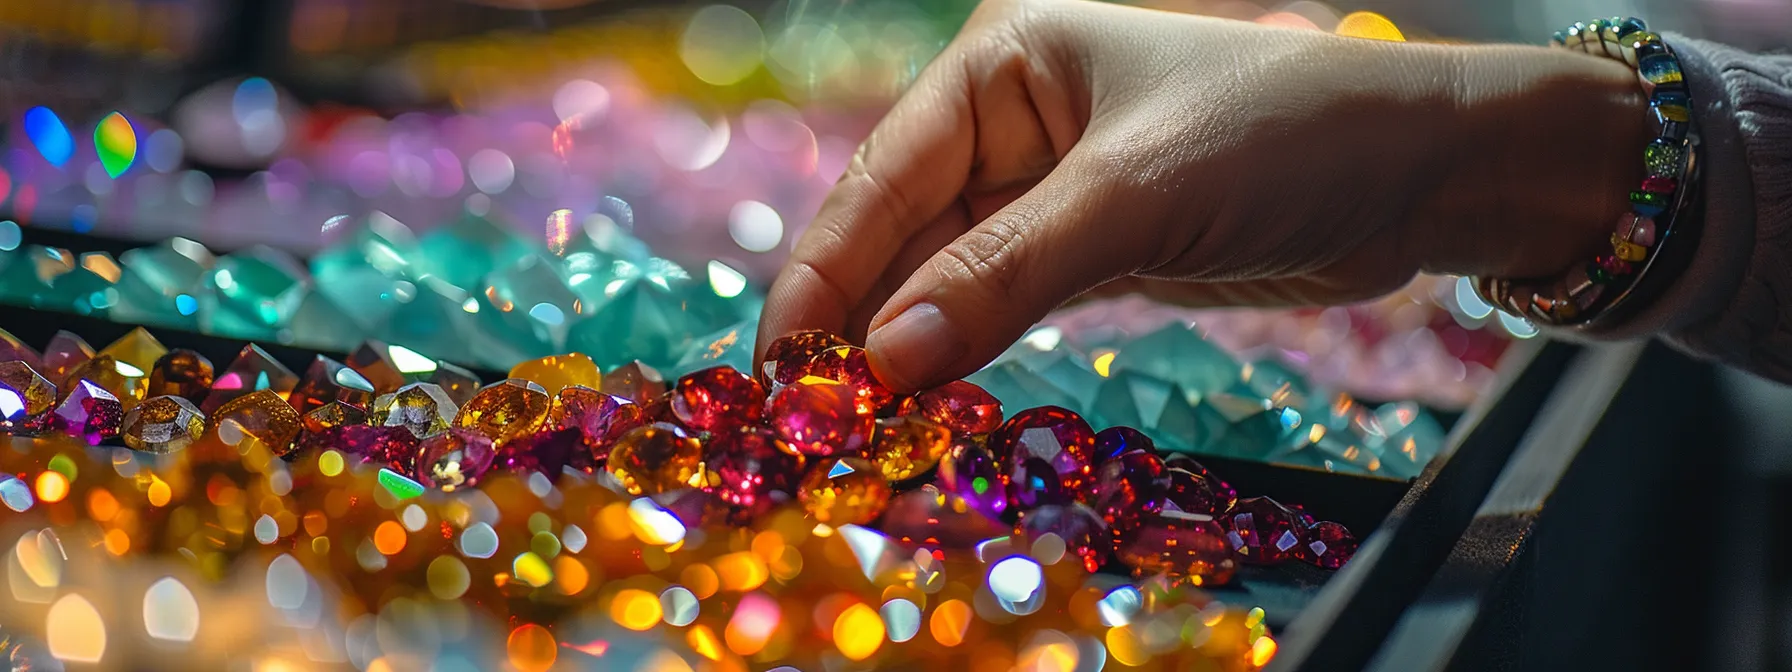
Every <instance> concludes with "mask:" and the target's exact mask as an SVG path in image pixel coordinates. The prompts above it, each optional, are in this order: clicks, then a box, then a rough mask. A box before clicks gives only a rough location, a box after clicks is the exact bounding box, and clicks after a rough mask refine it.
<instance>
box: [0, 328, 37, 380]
mask: <svg viewBox="0 0 1792 672" xmlns="http://www.w3.org/2000/svg"><path fill="white" fill-rule="evenodd" d="M0 362H24V363H25V364H26V365H27V366H30V367H31V370H32V371H42V370H43V369H44V359H43V355H40V354H37V350H36V349H35V348H32V347H31V346H29V345H26V344H25V342H24V341H21V340H19V339H18V338H17V337H14V336H13V335H12V334H10V333H7V331H6V330H5V329H0ZM45 379H46V380H47V379H48V376H46V377H45Z"/></svg>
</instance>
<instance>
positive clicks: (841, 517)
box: [796, 457, 891, 526]
mask: <svg viewBox="0 0 1792 672" xmlns="http://www.w3.org/2000/svg"><path fill="white" fill-rule="evenodd" d="M796 496H797V499H798V500H799V501H801V502H802V503H803V509H804V510H807V511H808V512H809V515H811V516H814V517H815V520H817V521H819V522H822V523H826V524H828V525H834V526H840V525H849V524H850V525H864V524H867V523H870V522H871V521H873V520H876V519H877V516H878V514H881V513H883V512H884V507H886V506H889V505H890V496H891V490H890V483H889V482H888V481H885V480H884V476H883V474H882V473H881V472H879V471H878V469H877V465H875V464H872V463H871V462H870V461H869V460H865V459H861V458H857V457H830V458H828V459H825V460H821V461H819V462H816V463H815V466H813V467H810V469H809V473H808V474H806V475H804V476H803V481H802V484H801V485H799V486H798V487H797V491H796Z"/></svg>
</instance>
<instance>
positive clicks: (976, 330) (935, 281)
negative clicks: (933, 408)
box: [865, 150, 1161, 391]
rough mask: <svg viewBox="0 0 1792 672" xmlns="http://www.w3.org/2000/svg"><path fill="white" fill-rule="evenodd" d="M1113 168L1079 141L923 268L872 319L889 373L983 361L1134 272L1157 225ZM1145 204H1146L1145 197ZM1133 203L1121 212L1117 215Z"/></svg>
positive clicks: (920, 375)
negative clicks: (1147, 225) (1074, 301)
mask: <svg viewBox="0 0 1792 672" xmlns="http://www.w3.org/2000/svg"><path fill="white" fill-rule="evenodd" d="M1114 176H1115V173H1114V172H1113V171H1112V170H1109V169H1106V168H1104V167H1101V165H1100V164H1099V163H1097V162H1094V161H1090V160H1088V159H1085V158H1082V157H1080V156H1079V154H1078V152H1076V151H1074V150H1073V151H1072V152H1071V153H1070V154H1069V155H1067V156H1066V157H1065V159H1064V161H1063V162H1062V163H1060V164H1059V165H1058V166H1057V168H1055V169H1054V170H1053V171H1052V172H1051V174H1049V175H1047V176H1046V178H1045V179H1044V180H1042V181H1041V182H1040V183H1039V184H1038V185H1037V186H1035V187H1033V188H1032V189H1031V190H1030V191H1028V192H1027V193H1026V194H1025V195H1023V196H1021V197H1020V198H1018V199H1016V200H1015V201H1013V202H1012V203H1009V204H1008V205H1007V206H1006V207H1004V208H1002V209H1001V210H999V211H997V212H996V213H995V214H993V215H990V216H989V218H988V219H986V220H984V221H983V222H981V223H979V224H978V225H976V226H975V227H974V228H972V229H971V230H970V231H969V232H967V233H965V234H964V235H962V236H959V237H958V239H957V240H954V241H952V242H951V243H950V244H948V245H946V246H945V247H944V248H942V249H941V250H940V251H939V252H938V253H936V254H934V255H933V257H931V258H930V259H928V260H927V262H926V263H924V264H922V265H921V267H920V268H918V269H916V270H915V272H914V274H913V275H911V276H910V277H909V279H908V280H907V281H906V282H905V283H904V284H903V285H902V287H901V288H900V289H898V290H897V291H896V292H895V294H893V295H891V297H890V300H889V301H888V302H886V303H885V304H884V307H883V309H882V310H881V311H880V312H879V313H878V314H877V316H876V317H874V318H872V320H871V325H870V330H869V335H868V336H867V338H866V339H865V348H866V350H867V351H868V354H869V356H870V361H871V366H872V370H873V371H874V372H875V373H876V374H877V376H878V378H879V379H881V380H882V381H883V382H884V384H886V385H888V386H890V387H891V388H892V389H895V390H898V391H913V390H918V389H922V388H924V387H927V386H931V385H936V384H939V383H943V382H946V381H948V380H953V379H956V378H959V377H962V376H964V375H966V374H969V373H972V372H974V371H976V370H977V369H978V368H979V367H981V366H983V365H984V364H987V363H988V362H989V361H990V360H992V359H994V358H995V357H996V355H999V354H1001V353H1002V351H1003V350H1004V349H1006V348H1007V347H1008V346H1009V345H1010V344H1012V343H1013V342H1014V340H1015V339H1017V338H1019V337H1020V336H1021V334H1023V333H1025V332H1026V330H1027V329H1028V328H1029V327H1031V326H1032V325H1033V324H1034V323H1036V322H1038V321H1039V319H1040V318H1042V317H1044V316H1045V314H1046V313H1048V312H1050V311H1051V310H1052V309H1053V308H1056V307H1057V306H1058V305H1060V304H1062V303H1064V302H1065V301H1068V300H1070V299H1071V298H1074V297H1075V296H1077V295H1078V294H1081V293H1083V292H1085V291H1088V290H1089V289H1091V288H1094V287H1096V286H1099V285H1101V284H1103V283H1106V282H1108V281H1110V280H1113V279H1115V278H1119V277H1122V276H1126V275H1129V274H1131V273H1134V272H1137V271H1138V270H1139V269H1140V267H1141V266H1142V265H1143V264H1144V263H1146V260H1147V259H1148V258H1149V257H1150V256H1151V255H1152V254H1153V252H1154V249H1153V248H1154V247H1155V246H1156V244H1157V243H1156V242H1155V241H1158V240H1159V239H1161V236H1155V235H1149V233H1148V231H1147V230H1146V229H1144V228H1143V227H1142V226H1141V224H1142V223H1144V222H1150V221H1155V219H1156V218H1154V217H1140V216H1138V214H1139V213H1140V212H1141V211H1149V210H1150V209H1151V208H1150V207H1148V206H1146V204H1143V203H1137V202H1124V201H1127V200H1129V199H1130V200H1133V201H1136V200H1137V199H1136V198H1134V197H1136V196H1142V194H1134V195H1133V196H1126V195H1125V194H1124V193H1123V192H1131V191H1133V190H1125V189H1121V188H1120V184H1119V182H1118V181H1116V180H1115V179H1114ZM1141 206H1145V207H1141ZM1123 210H1124V211H1125V212H1130V213H1134V214H1133V215H1130V216H1127V217H1125V218H1118V217H1116V216H1115V215H1116V214H1118V213H1120V212H1122V211H1123Z"/></svg>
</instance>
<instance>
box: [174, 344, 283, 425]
mask: <svg viewBox="0 0 1792 672" xmlns="http://www.w3.org/2000/svg"><path fill="white" fill-rule="evenodd" d="M298 384H299V377H298V376H297V375H295V374H294V373H293V372H292V370H291V369H288V368H286V365H284V364H281V363H280V361H279V360H276V359H274V356H273V355H270V354H268V352H267V351H266V350H263V349H261V346H259V345H255V344H253V343H251V344H249V345H246V346H243V350H242V352H240V353H238V354H237V356H236V361H233V362H231V363H230V366H229V367H228V368H226V369H224V372H223V373H220V374H218V376H217V378H215V379H214V380H212V389H211V393H210V394H207V395H206V396H205V401H204V402H202V403H200V404H199V410H201V411H205V412H206V413H208V414H213V415H215V414H216V413H217V409H218V408H220V407H222V406H223V405H224V404H225V403H227V402H229V401H230V400H232V399H236V398H237V397H241V396H243V395H246V394H249V393H251V392H256V391H259V390H270V391H272V392H274V393H275V394H276V395H280V396H284V395H287V394H291V393H292V390H293V388H294V387H297V386H298Z"/></svg>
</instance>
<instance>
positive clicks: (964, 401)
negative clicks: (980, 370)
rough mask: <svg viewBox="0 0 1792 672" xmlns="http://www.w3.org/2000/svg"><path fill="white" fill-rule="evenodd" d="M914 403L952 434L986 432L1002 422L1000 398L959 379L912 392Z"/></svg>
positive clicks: (923, 414) (924, 414) (927, 416)
mask: <svg viewBox="0 0 1792 672" xmlns="http://www.w3.org/2000/svg"><path fill="white" fill-rule="evenodd" d="M915 405H916V407H917V410H918V412H919V413H920V414H921V415H922V416H924V417H926V418H927V419H929V420H932V421H934V422H937V423H939V424H941V425H944V426H945V427H946V429H950V430H952V432H953V433H955V434H988V433H990V432H993V431H995V430H996V428H998V427H1001V426H1002V402H1000V401H997V400H996V398H995V397H994V396H992V395H990V393H989V392H987V391H985V390H984V389H983V388H981V387H978V386H977V385H975V384H973V383H967V382H964V381H962V380H955V381H952V382H950V383H946V384H945V385H941V386H939V387H936V388H933V389H931V390H927V391H925V392H922V393H920V394H917V395H915Z"/></svg>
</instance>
